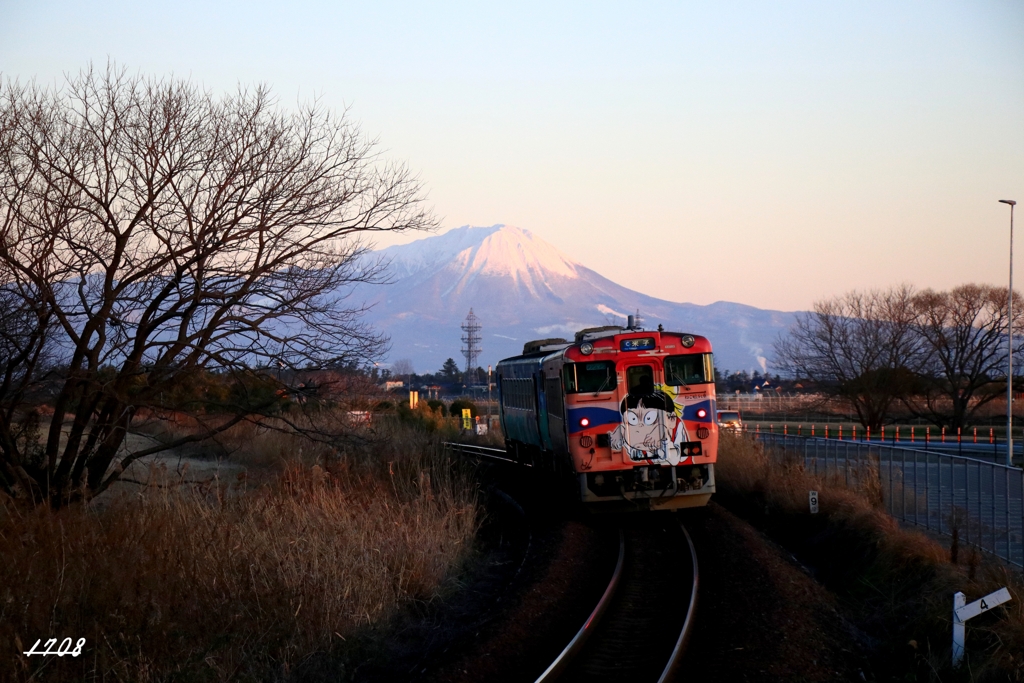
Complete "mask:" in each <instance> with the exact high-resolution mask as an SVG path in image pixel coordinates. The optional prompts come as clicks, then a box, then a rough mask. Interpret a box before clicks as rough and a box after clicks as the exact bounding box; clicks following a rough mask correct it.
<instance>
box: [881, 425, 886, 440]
mask: <svg viewBox="0 0 1024 683" xmlns="http://www.w3.org/2000/svg"><path fill="white" fill-rule="evenodd" d="M881 434H882V436H881V437H880V439H881V441H885V425H882V432H881Z"/></svg>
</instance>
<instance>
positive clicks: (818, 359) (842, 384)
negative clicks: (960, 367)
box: [775, 285, 924, 428]
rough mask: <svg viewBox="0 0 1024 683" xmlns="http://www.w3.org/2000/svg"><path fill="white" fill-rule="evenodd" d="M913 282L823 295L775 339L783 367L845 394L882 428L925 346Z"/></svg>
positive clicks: (863, 417) (865, 420) (867, 420)
mask: <svg viewBox="0 0 1024 683" xmlns="http://www.w3.org/2000/svg"><path fill="white" fill-rule="evenodd" d="M915 318H916V310H915V308H914V292H913V289H912V288H911V287H910V286H908V285H903V286H899V287H894V288H892V289H889V290H885V291H872V292H867V293H864V292H850V293H849V294H846V295H844V296H841V297H836V298H832V299H827V300H824V301H819V302H817V303H815V304H814V308H813V310H812V311H811V312H810V313H807V314H804V315H801V316H798V317H797V320H796V323H795V324H794V326H793V328H792V329H791V330H790V331H789V334H788V335H787V336H783V337H780V339H779V340H778V341H777V342H776V344H775V353H776V357H777V362H778V363H779V365H780V369H781V370H782V371H783V372H788V373H790V374H793V375H796V376H799V377H806V378H808V379H811V380H814V381H816V382H820V383H821V384H822V385H823V386H824V387H826V388H830V389H831V390H832V391H833V392H834V393H835V394H836V395H837V396H839V397H841V398H843V399H845V400H846V401H847V402H848V403H849V404H850V406H851V407H852V409H853V410H854V412H856V414H857V417H858V419H859V420H860V422H861V424H863V425H864V426H865V427H873V428H878V427H880V426H881V425H882V424H884V423H885V420H886V419H887V416H888V415H889V412H890V411H891V409H892V408H893V406H894V405H895V404H896V403H897V402H898V401H899V400H900V399H901V398H903V397H904V396H906V394H907V393H908V392H910V391H911V390H912V387H913V384H914V381H915V373H916V371H917V369H918V368H919V367H920V365H921V363H922V362H923V354H924V349H923V346H922V343H921V339H920V336H919V335H917V334H916V331H915V329H914V323H915Z"/></svg>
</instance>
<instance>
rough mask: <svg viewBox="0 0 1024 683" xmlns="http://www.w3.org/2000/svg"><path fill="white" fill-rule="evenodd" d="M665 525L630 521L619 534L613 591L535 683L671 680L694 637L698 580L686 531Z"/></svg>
mask: <svg viewBox="0 0 1024 683" xmlns="http://www.w3.org/2000/svg"><path fill="white" fill-rule="evenodd" d="M658 516H659V517H661V515H658ZM665 517H668V518H669V519H668V520H661V519H659V520H658V522H657V523H655V524H650V520H646V524H645V520H640V521H636V520H629V522H630V523H629V524H628V525H627V526H624V527H623V528H622V529H621V535H620V539H619V560H618V563H617V564H616V567H615V571H614V572H613V574H612V578H611V580H610V581H609V583H608V588H607V589H606V590H605V593H604V595H603V596H602V598H601V600H600V602H599V603H598V605H597V607H595V609H594V611H593V613H592V614H591V615H590V618H589V619H588V620H587V622H586V623H585V624H584V625H583V627H582V628H581V629H580V631H579V632H578V633H577V634H576V637H575V638H573V640H572V642H570V643H569V645H568V646H566V648H565V649H564V650H563V651H562V653H561V654H560V655H559V656H558V658H557V659H556V660H555V661H554V662H552V664H551V666H549V667H548V669H547V670H546V671H545V672H544V673H543V674H541V676H540V677H539V678H538V679H537V682H536V683H550V682H551V681H555V680H557V681H559V682H560V683H566V682H569V681H607V682H612V681H630V682H633V681H651V682H652V683H654V682H655V681H657V682H658V683H665V682H667V681H670V680H672V679H673V677H674V675H675V672H676V670H677V668H678V667H679V663H680V661H681V659H682V656H683V654H684V652H685V651H686V643H687V641H688V640H689V637H690V633H691V631H692V629H693V615H694V613H695V611H696V607H697V583H698V572H697V555H696V551H695V550H694V547H693V542H692V541H691V540H690V535H689V534H688V533H687V531H686V528H685V527H684V526H683V525H682V523H681V522H679V521H678V519H677V518H676V516H675V515H672V516H669V515H665Z"/></svg>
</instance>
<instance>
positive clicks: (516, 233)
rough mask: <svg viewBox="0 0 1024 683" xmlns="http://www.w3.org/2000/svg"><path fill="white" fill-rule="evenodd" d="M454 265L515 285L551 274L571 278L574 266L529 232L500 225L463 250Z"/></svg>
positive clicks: (549, 245) (511, 226) (556, 250)
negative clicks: (499, 278) (509, 279)
mask: <svg viewBox="0 0 1024 683" xmlns="http://www.w3.org/2000/svg"><path fill="white" fill-rule="evenodd" d="M455 264H457V265H458V266H460V267H462V268H463V269H465V271H466V273H467V274H488V275H505V276H510V277H512V278H513V279H514V280H515V281H516V282H521V281H524V280H533V279H540V280H544V279H545V277H547V276H550V275H559V276H561V277H570V278H574V277H576V276H577V273H576V264H575V263H574V262H573V261H572V260H571V259H569V257H567V256H566V255H565V254H563V253H562V252H560V251H558V249H556V248H555V247H553V246H552V245H551V244H549V243H547V242H545V241H544V240H542V239H540V238H538V237H534V235H533V233H531V232H530V231H529V230H524V229H522V228H517V227H515V226H513V225H503V226H501V227H500V228H499V229H498V230H495V231H493V232H491V233H489V234H488V235H487V236H486V237H484V239H483V240H482V241H481V242H480V244H479V245H478V246H476V247H475V248H474V247H470V248H467V249H464V250H463V251H461V252H460V253H459V254H457V255H456V257H455Z"/></svg>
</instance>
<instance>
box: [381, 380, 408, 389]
mask: <svg viewBox="0 0 1024 683" xmlns="http://www.w3.org/2000/svg"><path fill="white" fill-rule="evenodd" d="M404 386H405V382H403V381H401V380H398V381H395V382H391V381H388V382H384V391H391V390H393V389H401V388H402V387H404Z"/></svg>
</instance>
